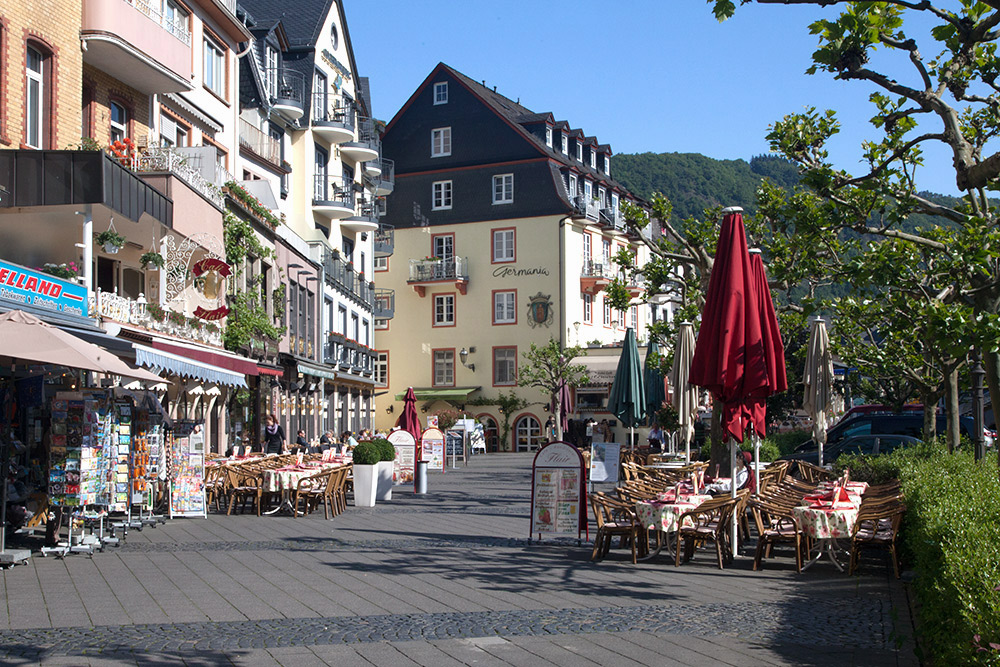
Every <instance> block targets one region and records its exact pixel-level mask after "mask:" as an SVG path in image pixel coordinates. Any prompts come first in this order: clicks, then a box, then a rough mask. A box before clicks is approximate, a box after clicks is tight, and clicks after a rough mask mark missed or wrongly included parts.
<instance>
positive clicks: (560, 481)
mask: <svg viewBox="0 0 1000 667" xmlns="http://www.w3.org/2000/svg"><path fill="white" fill-rule="evenodd" d="M586 500H587V496H586V490H585V488H584V474H583V454H581V453H580V450H579V449H577V448H576V447H574V446H573V445H571V444H569V443H568V442H562V441H556V442H550V443H549V444H548V445H546V446H545V447H543V448H542V449H540V450H538V453H537V454H535V461H534V463H533V464H532V466H531V533H530V535H529V536H528V539H529V540H530V539H531V536H533V535H537V536H538V539H542V533H573V532H575V533H576V537H577V539H579V538H580V533H581V532H582V531H583V530H585V529H586V527H587V502H586ZM588 536H589V533H588Z"/></svg>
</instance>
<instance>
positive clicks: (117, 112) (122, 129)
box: [110, 102, 128, 143]
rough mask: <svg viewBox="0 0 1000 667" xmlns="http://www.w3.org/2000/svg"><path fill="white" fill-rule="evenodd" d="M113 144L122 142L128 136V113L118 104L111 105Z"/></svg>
mask: <svg viewBox="0 0 1000 667" xmlns="http://www.w3.org/2000/svg"><path fill="white" fill-rule="evenodd" d="M110 106H111V129H110V137H111V143H115V142H116V141H121V140H122V139H124V138H125V137H127V136H128V112H127V111H126V110H125V107H124V106H123V105H121V104H118V102H112V103H111V105H110Z"/></svg>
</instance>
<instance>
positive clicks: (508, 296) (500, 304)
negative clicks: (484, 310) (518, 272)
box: [493, 290, 517, 324]
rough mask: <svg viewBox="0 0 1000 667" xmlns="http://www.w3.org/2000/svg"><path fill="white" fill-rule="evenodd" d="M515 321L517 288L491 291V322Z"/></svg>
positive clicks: (506, 322)
mask: <svg viewBox="0 0 1000 667" xmlns="http://www.w3.org/2000/svg"><path fill="white" fill-rule="evenodd" d="M516 323H517V290H509V291H507V290H505V291H502V292H494V293H493V324H516Z"/></svg>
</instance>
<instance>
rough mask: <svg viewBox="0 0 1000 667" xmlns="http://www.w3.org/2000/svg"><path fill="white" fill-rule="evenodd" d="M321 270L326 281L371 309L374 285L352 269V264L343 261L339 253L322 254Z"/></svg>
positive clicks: (373, 300)
mask: <svg viewBox="0 0 1000 667" xmlns="http://www.w3.org/2000/svg"><path fill="white" fill-rule="evenodd" d="M323 271H324V273H325V275H326V282H327V283H328V284H329V285H330V286H331V287H335V288H338V289H340V290H341V291H342V292H345V293H347V294H348V295H350V296H353V297H354V298H355V299H357V300H358V301H360V302H361V303H362V304H364V305H366V306H367V307H368V309H369V310H370V309H372V308H373V307H374V305H375V285H374V284H373V283H371V282H369V281H368V280H366V279H365V276H364V274H361V273H358V272H357V271H355V270H354V265H352V264H351V263H350V262H345V261H344V260H343V258H341V257H340V255H335V254H333V253H332V252H326V253H325V254H324V256H323Z"/></svg>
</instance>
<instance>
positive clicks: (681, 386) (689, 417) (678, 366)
mask: <svg viewBox="0 0 1000 667" xmlns="http://www.w3.org/2000/svg"><path fill="white" fill-rule="evenodd" d="M694 345H695V341H694V325H693V324H691V323H690V322H681V326H680V329H679V330H678V332H677V344H676V346H675V348H674V365H673V366H672V367H671V368H670V387H671V389H672V390H673V395H672V396H671V398H670V404H671V405H673V406H674V410H676V411H677V419H678V422H679V426H678V428H677V432H678V434H679V435H680V438H681V439H682V440H683V441H684V462H685V463H690V462H691V440H692V439H693V437H694V420H695V412H696V410H697V409H698V387H696V386H694V385H693V384H691V383H690V382H688V378H689V377H690V376H691V360H692V359H693V358H694Z"/></svg>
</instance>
